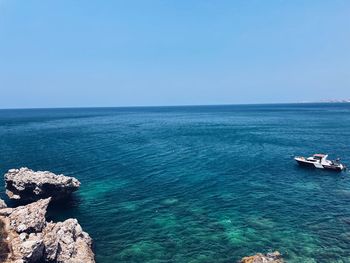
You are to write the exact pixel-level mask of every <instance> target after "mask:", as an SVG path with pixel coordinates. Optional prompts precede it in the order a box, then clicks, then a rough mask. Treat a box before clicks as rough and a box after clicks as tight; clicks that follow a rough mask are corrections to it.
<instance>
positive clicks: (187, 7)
mask: <svg viewBox="0 0 350 263" xmlns="http://www.w3.org/2000/svg"><path fill="white" fill-rule="evenodd" d="M0 37H1V41H0V98H1V99H0V108H33V107H34V108H35V107H89V106H141V105H143V106H157V105H198V104H199V105H203V104H236V103H281V102H300V101H318V100H323V99H341V98H344V99H348V98H350V78H349V76H350V75H349V73H350V51H349V47H350V1H346V0H334V1H331V0H324V1H322V0H320V1H301V0H297V1H279V0H272V1H258V0H252V1H244V0H240V1H229V0H227V1H226V0H222V1H207V0H203V1H175V0H168V1H161V0H154V1H112V0H110V1H81V0H79V1H68V0H61V1H37V0H33V1H19V0H0Z"/></svg>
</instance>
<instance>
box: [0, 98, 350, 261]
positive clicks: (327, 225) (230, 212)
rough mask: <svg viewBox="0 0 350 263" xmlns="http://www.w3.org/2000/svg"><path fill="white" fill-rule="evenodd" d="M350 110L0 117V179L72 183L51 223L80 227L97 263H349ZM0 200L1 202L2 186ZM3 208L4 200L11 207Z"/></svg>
mask: <svg viewBox="0 0 350 263" xmlns="http://www.w3.org/2000/svg"><path fill="white" fill-rule="evenodd" d="M314 152H326V153H330V154H331V157H333V158H336V157H342V160H343V162H344V163H346V164H348V165H350V104H294V105H250V106H207V107H204V106H203V107H159V108H104V109H41V110H1V111H0V172H1V174H4V173H5V172H6V171H7V170H8V169H10V168H15V167H21V166H28V167H30V168H32V169H35V170H50V171H53V172H56V173H64V174H66V175H69V176H75V177H77V178H78V179H79V180H80V181H81V182H82V186H81V189H80V190H79V191H78V192H77V193H76V194H75V195H74V197H73V198H72V200H70V201H69V202H67V203H65V204H58V205H55V206H54V207H51V209H50V211H49V215H48V216H49V219H53V220H64V219H66V218H68V217H76V218H78V220H79V221H80V223H81V225H82V226H83V228H84V229H85V230H86V231H87V232H89V233H90V235H91V236H92V238H93V239H94V242H95V244H94V246H95V247H94V249H95V252H96V258H97V262H99V263H112V262H113V263H114V262H154V263H155V262H235V261H236V260H238V259H239V258H241V257H242V256H245V255H249V254H252V253H255V252H267V251H272V250H279V251H280V252H282V253H283V254H284V255H285V258H286V259H287V260H288V262H350V244H349V241H350V205H349V201H350V173H349V172H346V173H342V174H338V173H332V172H326V171H322V170H307V169H303V168H300V167H298V166H297V165H296V164H295V162H294V160H293V158H292V156H293V155H310V154H312V153H314ZM0 190H1V193H2V195H1V196H2V197H3V198H5V195H4V188H3V186H1V189H0ZM7 201H8V200H7Z"/></svg>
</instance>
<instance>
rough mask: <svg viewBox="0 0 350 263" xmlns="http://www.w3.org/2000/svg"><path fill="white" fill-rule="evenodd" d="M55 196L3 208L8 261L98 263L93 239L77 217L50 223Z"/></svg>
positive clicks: (1, 217) (9, 262) (11, 262)
mask: <svg viewBox="0 0 350 263" xmlns="http://www.w3.org/2000/svg"><path fill="white" fill-rule="evenodd" d="M50 200H51V198H47V199H41V200H39V201H37V202H34V203H31V204H28V205H25V206H19V207H17V208H3V209H0V221H1V222H2V223H3V229H4V230H5V231H6V236H7V238H6V243H7V244H8V245H9V255H8V257H7V259H5V261H4V260H2V261H1V262H5V263H35V262H55V263H82V262H84V263H94V262H95V260H94V253H93V252H92V248H91V246H92V240H91V238H90V236H89V235H88V234H87V233H86V232H84V231H83V230H82V228H81V226H80V225H79V223H78V221H77V220H76V219H67V220H66V221H64V222H58V223H52V222H50V223H47V222H46V220H45V214H46V210H47V206H48V204H49V202H50Z"/></svg>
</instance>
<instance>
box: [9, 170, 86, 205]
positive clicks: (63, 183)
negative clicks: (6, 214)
mask: <svg viewBox="0 0 350 263" xmlns="http://www.w3.org/2000/svg"><path fill="white" fill-rule="evenodd" d="M5 185H6V194H7V195H8V196H9V198H11V199H16V200H22V201H36V200H39V199H41V198H47V197H52V199H53V200H58V199H62V198H65V197H67V196H69V195H70V194H71V193H72V192H74V191H76V190H77V189H78V188H79V186H80V182H79V181H78V180H77V179H76V178H74V177H69V176H64V175H62V174H60V175H56V174H54V173H51V172H48V171H44V172H43V171H38V172H34V171H33V170H30V169H28V168H21V169H11V170H9V171H8V172H7V173H6V174H5Z"/></svg>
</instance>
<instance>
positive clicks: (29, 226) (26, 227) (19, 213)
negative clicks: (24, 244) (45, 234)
mask: <svg viewBox="0 0 350 263" xmlns="http://www.w3.org/2000/svg"><path fill="white" fill-rule="evenodd" d="M50 200H51V198H47V199H41V200H39V201H37V202H35V203H31V204H29V205H26V206H19V207H16V208H13V210H12V212H11V214H10V215H9V218H10V225H11V228H13V229H14V230H15V231H16V232H17V233H22V232H26V233H32V232H34V233H37V232H41V231H42V230H43V228H44V226H45V225H46V220H45V214H46V210H47V206H48V205H49V203H50Z"/></svg>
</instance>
